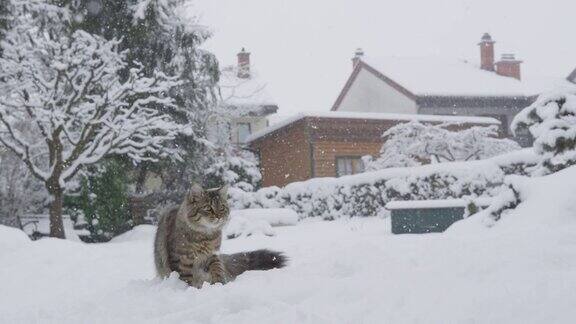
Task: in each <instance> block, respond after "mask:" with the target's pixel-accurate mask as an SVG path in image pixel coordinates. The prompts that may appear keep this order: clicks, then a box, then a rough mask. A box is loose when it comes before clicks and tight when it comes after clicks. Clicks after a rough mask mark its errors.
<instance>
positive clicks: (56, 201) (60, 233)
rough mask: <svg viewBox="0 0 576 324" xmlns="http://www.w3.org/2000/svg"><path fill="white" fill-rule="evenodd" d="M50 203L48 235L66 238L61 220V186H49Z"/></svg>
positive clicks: (62, 192)
mask: <svg viewBox="0 0 576 324" xmlns="http://www.w3.org/2000/svg"><path fill="white" fill-rule="evenodd" d="M49 191H50V194H51V195H52V198H53V200H52V203H51V204H50V237H56V238H61V239H63V238H66V236H65V234H64V222H63V221H62V202H63V199H64V190H62V188H59V187H58V188H50V190H49Z"/></svg>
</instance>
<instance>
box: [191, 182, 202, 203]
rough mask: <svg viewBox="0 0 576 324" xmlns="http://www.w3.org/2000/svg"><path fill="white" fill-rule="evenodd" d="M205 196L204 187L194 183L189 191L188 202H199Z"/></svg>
mask: <svg viewBox="0 0 576 324" xmlns="http://www.w3.org/2000/svg"><path fill="white" fill-rule="evenodd" d="M203 194H204V189H202V186H200V185H199V184H197V183H193V184H192V186H191V187H190V190H188V200H190V201H197V200H199V199H200V198H201V197H202V195H203Z"/></svg>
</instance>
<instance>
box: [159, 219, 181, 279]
mask: <svg viewBox="0 0 576 324" xmlns="http://www.w3.org/2000/svg"><path fill="white" fill-rule="evenodd" d="M176 212H177V211H176V210H171V211H169V212H168V213H166V214H165V215H164V216H163V217H161V218H160V222H159V223H158V229H157V230H156V238H155V240H154V263H155V265H156V274H157V275H158V276H159V277H160V278H166V277H168V276H170V273H171V272H172V270H171V269H170V264H169V261H168V255H169V254H168V253H169V252H168V235H169V231H170V228H171V226H172V225H173V224H171V223H172V222H174V220H175V218H176Z"/></svg>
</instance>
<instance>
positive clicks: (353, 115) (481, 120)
mask: <svg viewBox="0 0 576 324" xmlns="http://www.w3.org/2000/svg"><path fill="white" fill-rule="evenodd" d="M306 117H312V118H340V119H372V120H398V121H420V122H449V123H455V124H466V123H469V124H482V125H499V124H500V121H499V120H498V119H496V118H491V117H469V116H445V115H414V114H390V113H366V112H348V111H328V112H314V113H299V114H297V115H294V116H292V117H289V118H286V119H284V120H282V121H280V122H278V123H276V124H273V125H270V126H268V127H266V128H265V129H263V130H261V131H259V132H255V133H253V134H252V135H250V136H249V137H248V138H247V139H246V141H247V142H252V141H254V140H256V139H259V138H261V137H264V136H266V135H268V134H270V133H272V132H274V131H277V130H279V129H281V128H284V127H286V126H288V125H290V124H292V123H294V122H296V121H298V120H300V119H303V118H306Z"/></svg>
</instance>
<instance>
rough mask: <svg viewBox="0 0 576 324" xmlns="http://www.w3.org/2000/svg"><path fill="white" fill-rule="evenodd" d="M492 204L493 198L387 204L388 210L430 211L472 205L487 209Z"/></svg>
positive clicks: (397, 201) (393, 202) (404, 201)
mask: <svg viewBox="0 0 576 324" xmlns="http://www.w3.org/2000/svg"><path fill="white" fill-rule="evenodd" d="M491 202H492V199H491V198H475V199H471V200H470V199H437V200H396V201H391V202H389V203H387V204H386V209H389V210H394V209H430V208H454V207H466V206H468V205H469V204H470V203H474V204H475V205H476V206H480V207H487V206H489V205H490V203H491Z"/></svg>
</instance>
